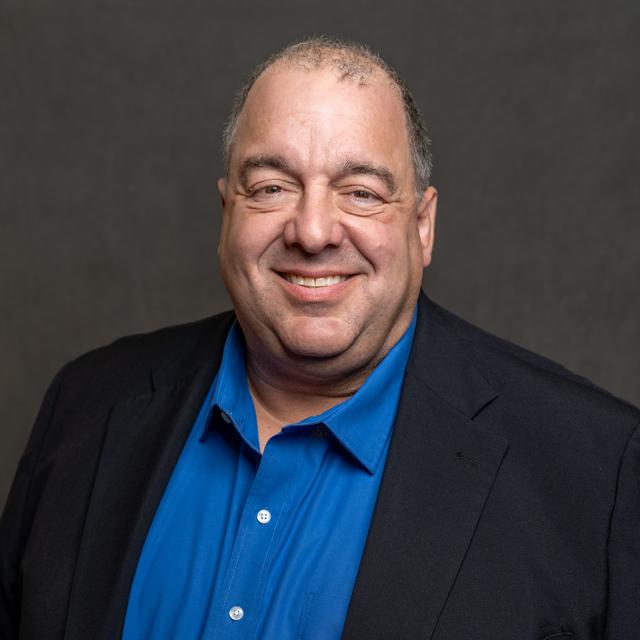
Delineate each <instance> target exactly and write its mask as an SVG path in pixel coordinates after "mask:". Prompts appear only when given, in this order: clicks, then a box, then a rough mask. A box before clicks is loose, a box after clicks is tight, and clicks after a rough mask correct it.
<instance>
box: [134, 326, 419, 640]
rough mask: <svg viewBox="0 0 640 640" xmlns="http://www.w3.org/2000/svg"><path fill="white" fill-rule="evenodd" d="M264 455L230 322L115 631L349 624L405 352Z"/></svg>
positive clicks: (278, 632) (308, 629) (276, 631)
mask: <svg viewBox="0 0 640 640" xmlns="http://www.w3.org/2000/svg"><path fill="white" fill-rule="evenodd" d="M414 328H415V315H414V318H413V321H412V323H411V325H410V327H409V328H408V329H407V331H406V333H405V334H404V336H403V337H402V338H401V340H400V341H399V342H398V343H397V344H396V345H395V346H394V347H393V349H391V351H390V352H389V353H388V354H387V356H386V357H385V358H384V360H383V361H382V362H381V363H380V364H379V365H378V366H377V367H376V369H375V370H374V371H373V372H372V373H371V374H370V375H369V377H368V378H367V380H366V381H365V383H364V384H363V385H362V387H360V389H359V390H358V391H357V392H356V393H355V394H354V395H353V396H352V397H350V398H349V399H347V400H345V401H344V402H342V403H340V404H339V405H336V406H335V407H332V408H331V409H329V410H327V411H325V412H324V413H322V414H321V415H319V416H315V417H310V418H307V419H305V420H302V421H301V422H298V423H296V424H291V425H287V426H285V427H284V428H283V429H282V431H281V432H280V433H278V434H277V435H275V436H273V437H272V438H271V439H270V440H269V441H268V443H267V445H266V447H265V448H264V452H263V453H262V454H260V447H259V441H258V429H257V423H256V415H255V410H254V406H253V402H252V399H251V395H250V392H249V388H248V384H247V374H246V369H245V359H244V357H245V352H244V341H243V337H242V332H241V330H240V328H239V326H238V325H237V324H235V325H234V326H233V327H232V329H231V331H230V332H229V335H228V336H227V340H226V343H225V348H224V353H223V357H222V363H221V366H220V369H219V371H218V374H217V376H216V378H215V380H214V382H213V384H212V386H211V389H210V390H209V393H208V395H207V398H206V401H205V402H204V404H203V407H202V409H201V411H200V414H199V415H198V418H197V420H196V422H195V425H194V427H193V429H192V432H191V434H190V436H189V438H188V439H187V442H186V444H185V447H184V449H183V451H182V454H181V456H180V458H179V460H178V463H177V465H176V467H175V469H174V471H173V474H172V476H171V479H170V481H169V483H168V485H167V488H166V489H165V492H164V495H163V498H162V500H161V502H160V505H159V507H158V510H157V512H156V514H155V517H154V520H153V522H152V525H151V527H150V529H149V532H148V534H147V538H146V541H145V544H144V548H143V550H142V553H141V556H140V558H139V561H138V566H137V569H136V574H135V578H134V581H133V585H132V588H131V592H130V595H129V605H128V608H127V614H126V619H125V625H124V634H123V638H124V639H125V640H143V639H148V640H165V639H166V640H176V639H179V640H189V639H192V638H193V639H195V638H207V639H214V638H216V639H217V638H224V639H225V640H233V639H235V638H238V639H239V638H243V639H244V638H260V639H261V640H270V639H273V640H276V639H277V640H288V639H291V640H294V639H299V638H302V639H305V640H311V639H313V638H318V639H320V638H321V639H322V640H331V639H333V638H339V637H340V634H341V633H342V629H343V626H344V622H345V617H346V613H347V608H348V605H349V600H350V598H351V592H352V590H353V586H354V583H355V578H356V574H357V571H358V566H359V564H360V559H361V556H362V550H363V547H364V543H365V540H366V536H367V532H368V530H369V524H370V521H371V515H372V513H373V507H374V504H375V500H376V496H377V494H378V487H379V485H380V479H381V477H382V471H383V468H384V462H385V459H386V455H387V449H388V446H389V440H390V436H391V429H392V425H393V420H394V417H395V414H396V409H397V406H398V400H399V396H400V390H401V386H402V379H403V376H404V370H405V367H406V364H407V360H408V357H409V351H410V348H411V342H412V339H413V332H414Z"/></svg>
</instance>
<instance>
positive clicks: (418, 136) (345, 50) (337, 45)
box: [223, 36, 432, 192]
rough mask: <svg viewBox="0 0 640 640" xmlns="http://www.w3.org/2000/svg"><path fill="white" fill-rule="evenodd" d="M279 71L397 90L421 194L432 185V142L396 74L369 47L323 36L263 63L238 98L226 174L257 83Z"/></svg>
mask: <svg viewBox="0 0 640 640" xmlns="http://www.w3.org/2000/svg"><path fill="white" fill-rule="evenodd" d="M277 67H283V68H286V67H288V68H292V69H296V68H298V69H302V70H306V71H317V70H325V69H328V70H333V71H334V72H335V73H336V79H337V80H338V81H346V80H349V81H352V82H356V83H358V84H361V85H371V84H373V83H375V82H380V81H382V82H384V83H385V84H388V85H389V86H390V87H392V88H393V90H394V92H395V93H396V94H397V96H398V98H399V99H400V103H401V106H402V109H403V111H404V114H405V124H406V133H407V134H408V139H409V140H408V141H409V146H410V152H411V156H412V158H413V164H414V170H415V177H416V187H417V190H418V192H420V190H421V189H424V188H426V187H427V186H428V184H429V178H430V177H431V169H432V157H431V151H430V144H431V143H430V140H429V137H428V135H427V131H426V127H425V125H424V121H423V119H422V115H421V114H420V111H419V109H418V107H417V105H416V103H415V101H414V99H413V96H412V95H411V92H410V91H409V89H408V87H407V86H406V85H405V83H404V82H403V81H402V79H401V78H400V77H399V75H398V73H397V72H396V70H395V69H394V68H393V67H392V66H391V65H389V64H388V63H387V62H385V61H384V60H383V59H382V58H381V57H380V56H379V55H377V54H376V53H374V52H373V51H372V50H371V49H369V48H368V47H367V46H365V45H363V44H360V43H356V42H348V41H343V40H338V39H332V38H327V37H325V36H320V37H317V38H310V39H307V40H302V41H300V42H297V43H294V44H292V45H289V46H288V47H286V48H285V49H283V50H281V51H278V52H277V53H275V54H273V55H272V56H270V57H269V58H267V59H266V60H264V61H263V62H262V63H260V64H259V65H258V66H257V67H255V68H254V70H253V71H252V72H251V74H250V75H249V76H248V79H247V81H246V82H245V84H244V86H243V87H242V88H241V90H240V91H239V92H238V93H237V94H236V97H235V100H234V105H233V109H232V111H231V115H230V117H229V120H228V121H227V124H226V126H225V129H224V133H223V156H224V170H225V174H226V175H228V174H229V166H230V159H231V154H232V148H233V142H234V138H235V134H236V130H237V125H238V121H239V119H240V116H241V114H242V112H243V110H244V106H245V104H246V101H247V98H248V96H249V94H250V92H251V90H252V89H253V87H254V85H255V83H256V82H257V80H258V79H259V78H260V77H261V76H262V75H263V74H264V73H265V72H267V71H269V70H272V69H273V70H275V69H276V68H277Z"/></svg>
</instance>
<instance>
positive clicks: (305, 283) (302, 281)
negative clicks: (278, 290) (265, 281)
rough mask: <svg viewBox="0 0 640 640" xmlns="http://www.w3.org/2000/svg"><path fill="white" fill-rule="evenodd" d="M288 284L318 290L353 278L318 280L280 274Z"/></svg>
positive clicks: (330, 277) (321, 278) (323, 277)
mask: <svg viewBox="0 0 640 640" xmlns="http://www.w3.org/2000/svg"><path fill="white" fill-rule="evenodd" d="M280 275H281V276H282V277H283V278H284V279H285V280H286V281H287V282H290V283H291V284H297V285H299V286H301V287H309V288H312V289H317V288H319V287H329V286H331V285H332V284H338V283H339V282H344V281H345V280H348V279H349V278H350V277H351V276H342V275H338V276H320V277H318V278H309V277H307V276H301V275H298V274H297V273H281V274H280Z"/></svg>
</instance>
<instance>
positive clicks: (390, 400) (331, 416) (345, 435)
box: [200, 311, 417, 473]
mask: <svg viewBox="0 0 640 640" xmlns="http://www.w3.org/2000/svg"><path fill="white" fill-rule="evenodd" d="M416 316H417V313H416V312H415V311H414V314H413V318H412V320H411V324H410V325H409V327H408V328H407V330H406V331H405V333H404V334H403V336H402V337H401V338H400V340H399V341H398V342H397V343H396V344H395V345H394V346H393V348H392V349H391V350H390V351H389V353H387V355H386V356H385V357H384V358H383V360H382V361H381V362H380V363H379V364H378V366H377V367H376V368H375V369H374V370H373V371H372V372H371V373H370V374H369V376H368V378H367V379H366V380H365V382H364V384H363V385H362V386H361V387H360V388H359V389H358V391H357V392H356V393H355V394H354V395H353V396H351V397H350V398H348V399H347V400H345V401H344V402H341V403H340V404H338V405H336V406H335V407H331V408H330V409H328V410H327V411H325V412H323V413H321V414H320V415H318V416H310V417H308V418H306V419H305V420H301V421H300V422H296V423H295V424H291V425H287V427H285V430H289V429H295V428H296V427H300V426H310V425H320V424H322V425H324V426H325V427H326V428H327V429H329V431H331V433H332V434H333V435H334V437H335V438H336V439H337V440H338V441H339V442H340V443H341V444H342V446H343V447H344V448H345V449H346V450H347V451H348V452H349V453H350V454H351V455H352V456H353V457H354V458H355V459H356V460H357V461H358V462H359V463H360V464H362V465H363V466H364V467H365V469H366V470H367V471H368V472H369V473H374V472H375V469H376V467H377V465H378V463H379V462H380V458H381V456H382V453H383V452H384V451H385V449H386V445H387V442H388V440H389V436H390V435H391V428H392V426H393V421H394V419H395V415H396V410H397V407H398V401H399V399H400V391H401V389H402V382H403V378H404V371H405V368H406V365H407V362H408V359H409V353H410V351H411V344H412V342H413V334H414V332H415V326H416ZM210 407H211V411H215V410H216V409H217V410H219V411H220V412H221V413H222V414H226V416H228V417H229V418H230V419H231V421H232V423H233V425H234V426H235V428H236V429H237V431H238V432H239V434H240V435H241V437H242V438H243V439H244V440H245V441H246V442H247V444H249V446H251V448H252V449H254V450H255V451H256V452H259V451H260V446H259V441H258V430H257V424H256V416H255V409H254V407H253V401H252V398H251V394H250V392H249V387H248V383H247V373H246V367H245V346H244V339H243V336H242V332H241V330H240V327H239V325H238V323H237V322H235V323H234V324H233V326H232V327H231V330H230V331H229V334H228V335H227V340H226V342H225V346H224V352H223V356H222V363H221V365H220V369H219V371H218V375H217V376H216V380H215V383H214V388H213V389H212V395H211V402H210ZM211 411H210V413H211ZM208 422H209V421H207V423H208ZM207 428H208V424H205V425H203V431H202V433H201V435H200V440H204V439H205V437H206V433H207Z"/></svg>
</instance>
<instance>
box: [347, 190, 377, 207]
mask: <svg viewBox="0 0 640 640" xmlns="http://www.w3.org/2000/svg"><path fill="white" fill-rule="evenodd" d="M347 195H348V196H350V197H352V198H353V199H354V200H356V201H357V202H360V203H362V204H377V203H379V202H382V198H381V197H380V196H379V195H377V194H375V193H373V191H369V189H354V190H353V191H349V193H348V194H347Z"/></svg>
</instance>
